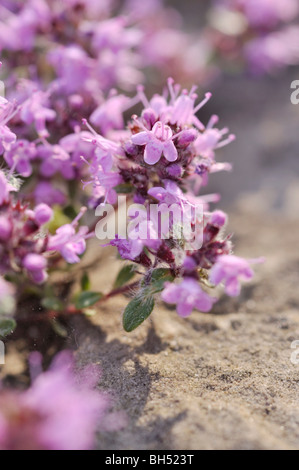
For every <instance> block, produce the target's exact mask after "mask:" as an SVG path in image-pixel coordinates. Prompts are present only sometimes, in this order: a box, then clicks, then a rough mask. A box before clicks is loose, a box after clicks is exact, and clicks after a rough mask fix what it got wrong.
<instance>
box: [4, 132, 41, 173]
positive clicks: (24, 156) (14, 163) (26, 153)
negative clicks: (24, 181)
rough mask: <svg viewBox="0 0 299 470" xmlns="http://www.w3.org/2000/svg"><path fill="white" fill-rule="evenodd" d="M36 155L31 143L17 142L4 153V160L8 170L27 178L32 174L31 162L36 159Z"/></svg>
mask: <svg viewBox="0 0 299 470" xmlns="http://www.w3.org/2000/svg"><path fill="white" fill-rule="evenodd" d="M36 155H37V151H36V146H35V144H34V143H33V142H28V140H18V141H17V142H15V143H13V144H12V145H11V146H10V148H9V150H7V151H6V152H5V154H4V159H5V161H6V163H7V164H8V165H9V167H10V168H13V169H15V170H16V171H17V173H19V174H20V175H21V176H24V177H25V178H28V177H29V176H30V175H31V174H32V165H31V161H32V160H34V159H35V158H36Z"/></svg>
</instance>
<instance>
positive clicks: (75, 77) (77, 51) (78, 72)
mask: <svg viewBox="0 0 299 470" xmlns="http://www.w3.org/2000/svg"><path fill="white" fill-rule="evenodd" d="M48 58H49V61H50V63H51V64H52V65H53V66H54V67H55V70H56V73H57V75H58V77H59V81H58V83H59V85H60V87H61V90H62V91H63V92H66V93H67V94H72V93H77V92H79V91H81V90H84V87H85V86H86V82H87V80H88V79H89V77H90V69H91V65H92V62H93V60H92V59H91V58H90V57H88V55H87V54H86V52H85V51H84V50H83V49H82V48H81V47H80V46H77V45H71V46H67V47H65V46H60V47H56V48H54V49H53V50H52V51H51V52H50V53H49V54H48Z"/></svg>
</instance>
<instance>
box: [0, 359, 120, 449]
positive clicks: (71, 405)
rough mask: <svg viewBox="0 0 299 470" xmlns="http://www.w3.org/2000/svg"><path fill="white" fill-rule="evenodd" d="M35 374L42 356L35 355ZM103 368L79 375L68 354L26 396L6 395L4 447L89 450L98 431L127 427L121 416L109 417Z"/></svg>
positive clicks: (0, 431)
mask: <svg viewBox="0 0 299 470" xmlns="http://www.w3.org/2000/svg"><path fill="white" fill-rule="evenodd" d="M30 362H31V370H32V375H36V371H39V370H41V357H40V355H39V353H33V355H32V356H31V360H30ZM98 380H99V369H98V367H97V366H94V365H92V366H87V367H85V368H84V369H82V370H81V371H80V370H79V371H75V369H74V359H73V357H72V355H71V353H70V352H67V351H64V352H62V353H60V354H59V355H58V356H56V357H55V359H54V361H53V363H52V365H51V367H50V369H49V370H48V371H46V372H42V373H40V374H39V375H38V376H37V377H36V378H35V380H34V381H33V383H32V385H31V387H30V388H29V389H28V390H26V391H23V392H18V391H11V390H5V389H3V390H2V391H1V392H0V403H1V406H0V449H2V450H89V449H91V448H93V446H94V445H95V433H96V431H97V430H98V429H107V427H108V426H107V425H109V427H110V429H113V428H114V429H117V428H119V427H121V426H122V425H124V418H123V416H122V415H121V414H114V415H113V414H111V415H109V414H108V408H109V406H110V400H109V398H108V397H107V395H104V394H103V393H101V392H99V391H96V390H95V389H94V387H95V385H96V384H97V382H98Z"/></svg>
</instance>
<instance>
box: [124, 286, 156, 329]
mask: <svg viewBox="0 0 299 470" xmlns="http://www.w3.org/2000/svg"><path fill="white" fill-rule="evenodd" d="M154 306H155V300H154V297H152V296H143V292H142V291H141V292H139V294H138V295H137V296H136V297H135V298H134V299H133V300H131V302H129V303H128V305H127V306H126V309H125V311H124V316H123V327H124V329H125V331H127V332H128V333H129V332H130V331H133V330H135V329H136V328H137V327H138V326H139V325H141V323H143V322H144V320H146V319H147V318H148V317H149V316H150V314H151V313H152V311H153V309H154Z"/></svg>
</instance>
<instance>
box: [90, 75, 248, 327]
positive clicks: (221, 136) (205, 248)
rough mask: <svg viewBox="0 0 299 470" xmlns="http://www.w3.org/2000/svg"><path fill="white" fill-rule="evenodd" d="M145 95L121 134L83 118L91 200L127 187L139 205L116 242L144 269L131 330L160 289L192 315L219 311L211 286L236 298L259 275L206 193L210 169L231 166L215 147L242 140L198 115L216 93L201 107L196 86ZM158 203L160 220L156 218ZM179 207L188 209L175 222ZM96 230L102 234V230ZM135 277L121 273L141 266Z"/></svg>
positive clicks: (130, 313)
mask: <svg viewBox="0 0 299 470" xmlns="http://www.w3.org/2000/svg"><path fill="white" fill-rule="evenodd" d="M138 96H139V98H140V101H141V103H142V104H143V106H144V109H143V111H142V113H141V115H140V117H137V116H136V115H134V116H133V117H132V120H131V121H130V122H129V124H128V127H127V129H126V130H124V132H123V133H121V134H120V135H121V137H120V138H119V139H117V136H115V139H114V140H113V141H112V140H109V139H108V138H105V137H103V136H101V135H98V134H97V133H96V131H95V130H94V129H93V128H91V126H90V125H89V124H88V122H87V121H86V120H84V122H83V124H84V125H87V127H88V129H89V131H90V133H91V135H92V137H91V138H90V139H88V140H89V141H90V143H92V144H93V145H94V146H95V148H96V150H95V152H94V157H93V158H92V161H91V162H88V167H89V170H90V176H91V183H92V188H93V190H92V196H93V197H92V199H91V203H92V204H94V202H95V201H97V203H101V204H102V205H104V204H105V203H107V202H108V203H110V204H114V203H115V202H116V196H117V195H121V194H122V193H123V191H124V193H123V194H126V196H127V198H128V197H129V198H130V200H131V201H132V202H134V203H137V205H136V204H135V205H133V206H132V207H131V208H129V210H128V217H129V218H128V227H127V237H124V236H121V235H120V234H119V235H118V236H116V237H115V238H114V239H113V240H111V242H110V245H113V246H116V247H117V249H118V252H119V254H120V257H121V258H123V259H124V260H129V261H131V262H133V263H134V264H135V265H136V269H135V274H136V271H139V274H140V273H143V276H142V280H141V282H140V285H139V292H136V294H135V298H134V299H133V300H132V301H131V302H130V303H129V305H128V306H127V308H126V310H125V313H124V327H125V329H126V330H127V331H131V330H132V329H134V328H136V326H138V325H139V324H140V323H141V322H142V321H143V320H144V319H145V318H146V317H147V316H148V315H149V314H150V313H151V311H152V310H153V307H154V295H155V294H157V293H158V292H161V293H162V294H161V297H162V299H163V300H165V301H166V302H168V303H173V304H176V305H177V310H178V313H179V314H180V315H181V316H187V315H189V314H190V313H191V311H192V310H193V308H197V309H199V310H201V311H209V310H210V309H211V308H212V306H213V304H214V303H215V301H216V298H215V296H214V294H211V291H212V288H213V287H215V286H216V285H217V284H219V283H221V282H224V283H225V291H226V293H227V294H228V295H233V296H234V295H237V294H238V293H239V280H240V279H243V280H250V279H251V278H252V276H253V272H252V270H251V268H250V267H249V262H247V261H246V260H244V259H242V258H238V257H236V256H235V255H233V254H232V243H231V240H230V238H231V237H230V236H225V234H224V226H225V224H226V220H227V216H226V214H224V213H223V212H222V211H219V210H218V211H217V210H216V211H213V212H211V211H210V210H209V205H208V201H209V200H217V199H216V198H215V195H211V196H200V195H198V191H199V190H200V188H201V187H202V186H203V185H205V184H206V183H207V179H208V176H209V174H210V173H212V172H215V171H220V170H229V169H230V165H229V164H225V163H218V162H216V160H215V152H216V151H217V149H218V148H220V147H222V146H224V145H227V144H229V143H230V142H232V141H233V140H234V138H235V137H234V135H232V134H229V135H228V136H226V134H227V133H228V129H226V128H224V129H217V128H215V125H216V123H217V121H218V117H217V116H212V117H211V119H210V120H209V122H208V124H207V126H204V124H203V123H202V122H201V121H200V120H199V117H198V115H197V113H198V111H199V110H200V109H201V108H202V107H203V106H204V105H205V104H206V103H207V102H208V101H209V99H210V98H211V94H210V93H207V94H206V95H205V98H204V99H203V101H201V102H200V103H199V104H196V99H197V95H196V93H195V87H193V88H192V89H191V91H190V92H188V91H187V90H180V87H179V85H176V84H174V81H173V80H172V79H169V80H168V97H167V95H166V94H164V95H155V96H154V97H153V98H152V99H151V100H150V101H148V99H147V98H146V96H145V94H144V91H143V88H142V87H139V88H138ZM86 162H87V160H86ZM108 182H109V183H108ZM195 191H196V193H195ZM112 194H113V197H112V196H111V195H112ZM99 196H100V197H99ZM140 204H142V208H141V209H140V207H139V206H140ZM153 204H155V205H156V210H157V212H158V213H159V214H160V217H161V219H160V220H159V218H158V219H157V218H154V217H153V213H152V212H151V210H152V208H151V206H152V205H153ZM174 205H176V207H177V208H179V209H180V210H179V214H176V215H178V218H176V216H173V218H172V220H171V221H170V219H169V211H170V210H171V209H172V208H173V206H174ZM136 206H137V208H139V210H137V212H136ZM199 207H200V208H201V211H198V210H197V209H198V208H199ZM188 226H189V227H190V229H189V231H188V229H187V227H188ZM96 234H98V236H100V228H99V231H98V232H97V229H96ZM190 237H191V238H190ZM138 265H139V268H138ZM132 273H133V274H132ZM127 274H128V279H126V276H125V275H124V272H122V275H121V277H122V278H124V279H125V280H129V279H131V278H132V277H133V276H134V269H133V271H132V269H128V270H127ZM135 288H136V283H135Z"/></svg>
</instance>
